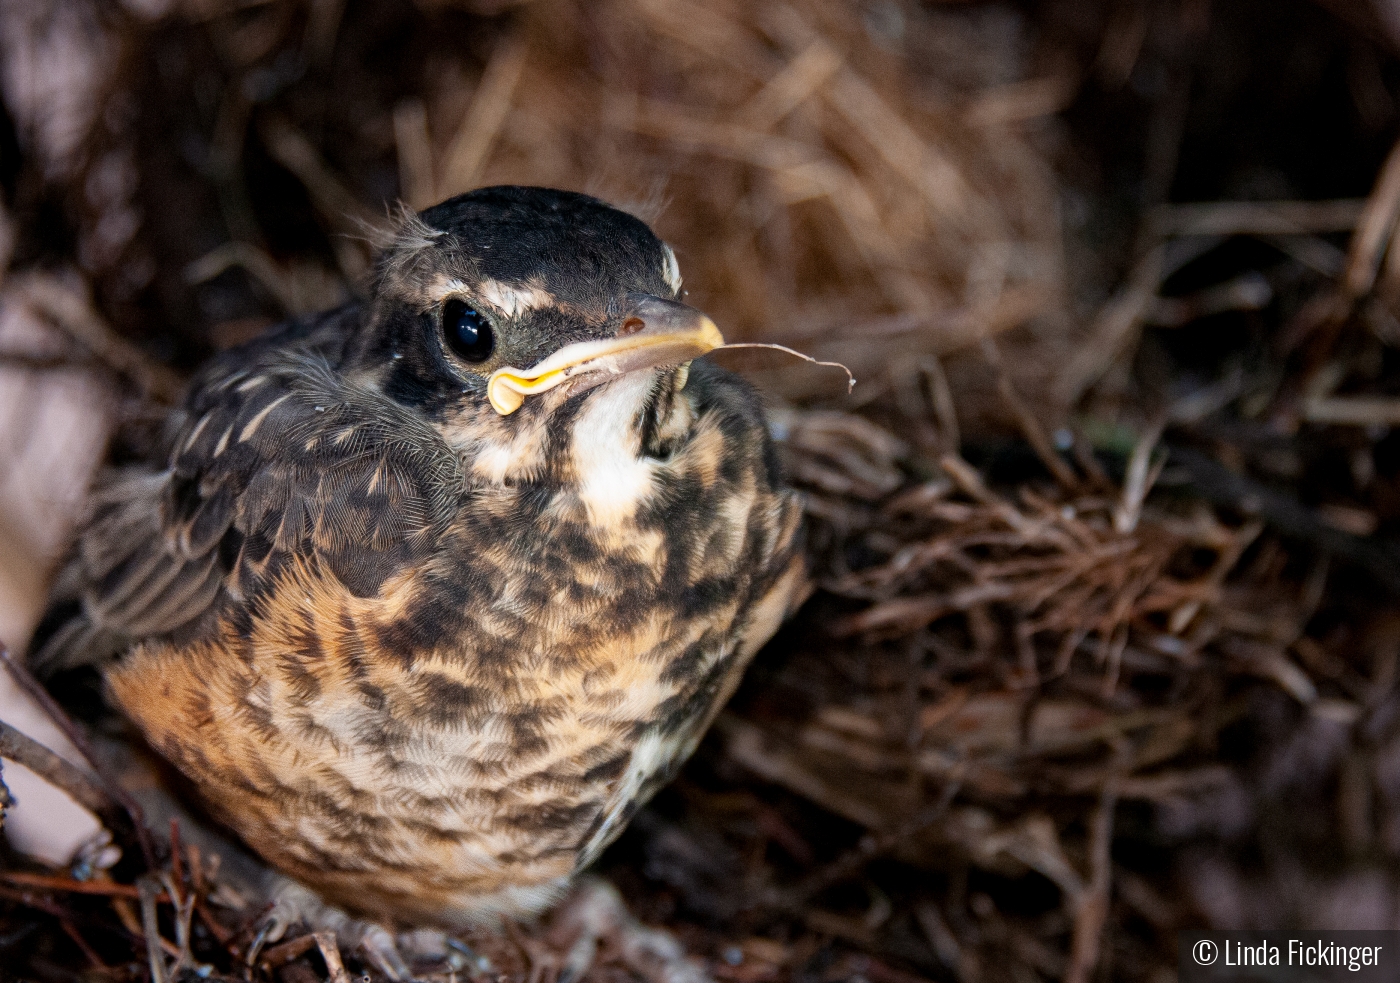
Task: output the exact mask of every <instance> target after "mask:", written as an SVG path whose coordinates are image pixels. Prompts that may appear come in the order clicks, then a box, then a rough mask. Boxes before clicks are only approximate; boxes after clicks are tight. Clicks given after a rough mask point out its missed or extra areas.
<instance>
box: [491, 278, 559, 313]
mask: <svg viewBox="0 0 1400 983" xmlns="http://www.w3.org/2000/svg"><path fill="white" fill-rule="evenodd" d="M473 293H474V294H475V295H476V296H477V297H479V298H481V299H482V300H484V301H485V302H486V303H488V304H490V305H491V306H492V307H494V308H496V309H497V310H498V311H500V312H501V313H503V314H505V315H506V316H507V317H516V316H518V315H520V314H524V313H525V312H527V311H533V310H535V309H536V308H540V307H549V306H550V305H552V304H553V303H554V296H553V295H552V294H550V293H549V292H548V291H546V290H541V289H540V288H539V287H531V286H524V285H521V286H513V285H511V284H508V283H501V282H500V281H499V280H483V281H482V282H481V283H480V284H478V285H477V288H476V289H475V290H474V291H473Z"/></svg>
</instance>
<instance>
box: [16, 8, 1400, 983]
mask: <svg viewBox="0 0 1400 983" xmlns="http://www.w3.org/2000/svg"><path fill="white" fill-rule="evenodd" d="M0 97H2V98H0V462H3V463H0V638H3V639H4V640H5V641H6V642H7V643H8V644H9V645H11V646H12V647H14V648H16V649H22V647H23V644H24V642H25V639H26V638H27V635H28V632H29V630H30V629H31V627H32V625H33V623H34V621H35V619H36V618H37V617H38V614H39V611H40V609H41V607H42V605H43V598H44V596H45V591H46V589H47V578H48V577H49V576H50V574H51V571H52V568H53V565H54V563H55V562H56V560H57V558H58V557H59V556H60V555H61V553H62V550H63V549H64V548H65V545H66V541H67V537H68V536H69V535H70V533H71V528H72V525H73V523H74V522H75V521H76V519H77V517H78V516H79V515H80V514H81V508H82V501H83V493H84V490H85V488H86V486H87V484H88V482H89V480H90V479H91V476H92V475H93V473H94V472H95V469H96V468H98V467H99V466H101V464H102V462H103V461H104V460H112V461H116V462H120V461H121V460H122V459H124V458H129V457H130V456H131V455H133V454H137V453H140V452H141V451H142V449H143V448H145V447H148V446H149V445H150V443H151V441H152V440H153V436H154V434H156V433H157V432H158V429H159V425H160V420H161V419H162V417H163V414H164V412H165V409H164V408H165V407H167V406H169V405H170V404H171V402H172V401H175V400H177V399H178V395H179V390H180V386H181V382H182V379H183V378H184V377H185V376H186V375H187V374H188V373H189V371H190V370H191V369H193V368H194V367H195V366H197V365H198V364H199V362H200V361H201V359H203V358H205V357H206V356H208V355H209V354H210V353H212V352H215V351H219V350H221V349H224V348H227V347H229V346H232V345H235V344H238V343H239V342H241V341H244V340H247V339H249V338H252V337H255V336H256V335H257V334H258V333H259V332H261V331H262V330H264V329H265V328H267V327H268V326H271V325H273V324H275V323H276V322H278V321H279V320H281V319H283V318H285V317H287V316H289V315H294V314H299V313H304V312H308V311H315V310H319V309H323V308H326V307H330V306H334V305H336V304H339V303H342V302H344V301H346V300H349V299H351V298H353V297H355V296H357V294H358V292H359V291H360V290H361V287H362V283H363V279H362V278H363V274H364V272H365V270H366V269H367V265H368V263H369V261H370V256H371V245H370V244H371V243H372V242H373V241H374V240H375V237H376V235H377V233H378V232H379V231H380V230H383V229H384V228H385V227H387V226H388V225H390V224H391V216H392V213H393V211H394V209H395V208H396V207H397V203H399V202H403V203H407V204H408V205H410V206H413V207H423V206H426V205H429V204H432V203H434V202H436V201H438V200H441V199H442V198H445V197H447V196H449V195H452V194H455V193H458V192H461V191H465V190H468V189H470V188H473V187H477V186H482V185H488V184H499V183H522V184H543V185H552V186H556V187H562V188H569V189H574V190H580V191H585V192H589V193H591V194H594V195H598V196H600V197H603V198H605V199H607V200H609V201H611V202H614V203H616V204H618V205H619V206H621V207H624V208H627V209H629V210H631V211H633V212H634V213H636V214H638V215H640V216H642V217H643V218H645V219H647V220H648V221H650V222H651V223H653V225H654V227H655V228H656V229H657V231H658V232H659V233H660V234H661V235H662V236H663V237H664V238H665V239H666V240H667V241H669V242H670V243H671V244H672V245H673V246H674V248H675V250H676V253H677V255H678V257H679V259H680V265H681V270H682V273H683V274H684V277H685V282H686V285H687V287H688V289H689V291H690V298H689V299H690V302H691V303H693V304H695V305H696V306H698V307H700V308H702V309H704V310H706V311H707V312H708V313H709V314H711V315H712V316H713V317H714V319H715V320H716V322H717V323H718V324H719V325H720V327H721V328H722V329H723V330H724V332H725V334H726V337H729V338H730V339H731V340H746V341H767V342H777V343H781V344H784V345H788V346H791V347H794V348H797V349H800V350H801V351H803V352H806V353H809V354H810V355H812V356H814V357H816V358H818V359H825V360H836V361H840V362H842V363H844V364H846V365H848V366H849V367H850V368H851V370H852V371H853V373H854V374H855V376H856V377H857V379H859V385H858V386H856V388H855V390H854V391H853V392H852V393H850V394H847V392H846V387H845V385H844V378H843V376H842V375H841V374H840V373H839V372H838V371H835V370H831V369H822V368H819V367H815V366H812V365H808V364H805V363H801V362H796V361H793V360H791V359H787V358H784V357H782V356H779V355H778V354H776V353H773V352H752V351H746V352H742V353H739V352H732V353H721V354H720V355H718V356H716V357H717V358H718V359H720V360H722V361H723V362H724V364H726V365H727V366H729V367H731V368H734V369H736V370H738V371H742V372H743V373H744V374H745V375H746V376H748V377H749V378H750V379H752V380H753V381H754V382H755V383H756V384H758V385H759V386H760V387H761V388H762V389H763V391H764V392H765V393H766V395H767V397H768V400H769V403H770V405H771V407H772V411H773V420H774V428H775V433H776V434H777V435H778V436H779V438H780V439H781V440H782V442H783V445H784V451H785V454H786V455H787V460H788V465H789V469H790V472H791V474H792V478H793V481H794V483H795V484H796V485H797V486H798V487H799V488H800V489H801V490H802V491H803V492H804V494H805V496H806V501H807V508H808V515H809V528H810V537H809V538H810V549H811V553H812V556H813V561H814V564H815V569H816V572H817V574H818V577H819V582H820V590H819V591H818V592H817V594H816V595H815V596H814V598H813V599H812V601H810V602H809V603H808V605H807V607H805V608H804V609H803V611H802V612H801V613H800V615H799V616H798V617H797V618H796V619H795V621H794V622H793V623H792V624H791V625H790V626H789V627H788V628H787V629H785V630H784V632H783V633H782V634H781V635H780V636H779V637H778V638H777V639H776V640H775V641H774V643H772V644H771V645H770V646H769V647H768V649H767V650H765V652H764V653H763V654H762V655H761V656H760V657H759V659H758V661H757V663H756V665H755V667H754V669H753V671H752V672H751V673H750V676H749V678H748V680H747V681H746V683H745V686H744V688H743V689H742V691H741V692H740V694H739V696H738V697H737V698H736V700H735V702H734V704H733V705H732V706H731V708H730V709H729V710H728V711H727V712H726V713H725V715H724V716H723V717H722V718H721V720H720V723H719V724H718V725H717V727H716V730H715V733H713V734H712V735H711V736H710V737H709V738H707V740H706V742H705V744H704V745H703V747H702V749H701V751H700V753H699V754H698V755H697V757H696V759H695V760H694V761H693V762H692V763H691V765H690V766H688V768H687V769H686V771H685V773H684V774H683V775H682V776H681V777H680V778H679V779H678V780H677V782H676V783H675V784H674V785H672V786H671V787H670V788H669V789H667V790H666V791H665V792H663V793H662V795H661V796H659V797H658V799H657V800H656V802H655V803H654V804H653V805H652V806H651V807H650V808H648V809H647V810H645V811H644V812H643V813H642V814H641V815H640V816H639V817H638V818H637V819H636V821H635V822H634V824H633V827H632V829H631V830H629V832H628V833H627V834H626V835H625V836H624V838H623V839H622V840H621V841H620V842H619V843H618V844H617V845H616V846H615V847H614V848H613V849H612V850H611V851H610V852H609V853H608V854H607V856H606V857H605V858H604V860H603V862H602V864H601V870H602V871H603V872H604V873H606V874H607V875H608V876H609V877H610V878H611V879H612V880H613V881H614V882H615V883H617V884H618V885H619V886H620V887H621V888H622V890H623V893H624V895H625V897H626V898H627V899H628V901H629V903H630V904H631V906H632V908H633V910H634V911H635V912H636V913H637V914H638V916H639V917H641V918H643V920H645V921H648V922H651V923H654V924H660V925H665V926H667V927H669V928H670V929H672V930H673V931H674V932H676V933H677V935H678V936H680V937H681V939H682V940H683V941H684V942H685V944H686V946H687V948H688V950H689V951H690V952H692V953H693V954H695V955H696V956H697V957H698V958H701V959H703V960H705V962H706V965H707V967H708V971H709V972H711V973H712V974H713V975H714V976H715V977H717V978H721V979H725V980H735V981H740V983H761V981H769V980H774V981H778V980H789V979H791V980H804V981H807V980H810V981H821V983H827V981H835V980H838V979H839V980H846V979H850V980H864V981H866V983H911V981H913V980H916V979H934V980H957V981H959V983H980V981H1000V980H1014V981H1017V983H1021V981H1034V980H1041V979H1047V980H1060V979H1063V980H1069V981H1075V983H1082V981H1085V980H1090V979H1109V978H1120V977H1121V978H1130V979H1150V980H1157V981H1161V983H1165V981H1167V980H1170V979H1173V978H1174V966H1175V960H1176V942H1175V934H1174V933H1175V932H1176V931H1177V930H1178V929H1181V928H1188V927H1197V926H1213V927H1221V928H1230V927H1241V928H1243V927H1261V928H1279V927H1300V928H1301V927H1310V928H1325V927H1337V928H1380V927H1388V928H1400V678H1398V677H1400V608H1397V605H1396V597H1397V594H1398V593H1400V550H1397V547H1396V542H1397V534H1400V437H1397V435H1396V430H1395V428H1396V427H1397V426H1400V353H1397V350H1396V346H1397V344H1400V320H1397V318H1398V317H1400V248H1398V249H1395V250H1391V249H1390V248H1389V247H1390V245H1391V241H1392V238H1393V236H1394V234H1395V230H1396V225H1397V221H1400V152H1397V151H1396V150H1395V149H1394V146H1395V141H1396V138H1397V136H1400V5H1397V4H1395V3H1394V2H1392V0H1319V2H1312V0H1024V2H1009V0H985V2H984V0H960V2H959V0H943V2H938V0H923V2H916V0H850V2H839V0H790V2H741V0H590V2H584V0H381V2H368V0H364V2H360V0H121V2H117V0H0ZM7 685H8V680H3V681H0V686H7ZM0 716H4V717H5V719H6V720H8V721H9V722H11V723H14V724H16V725H18V726H20V727H21V728H22V729H24V730H26V731H27V732H29V733H30V734H32V735H33V736H34V737H36V738H38V739H40V740H42V741H44V742H45V743H47V744H50V746H54V747H56V748H58V749H64V748H66V745H65V744H64V743H63V741H62V739H61V737H59V735H58V733H57V731H56V730H55V729H54V728H53V726H52V724H51V722H49V721H48V720H47V719H46V718H45V716H44V715H43V714H42V713H41V712H39V711H38V710H37V709H35V708H33V707H32V706H30V705H29V704H27V703H26V702H25V701H24V700H23V699H22V698H21V697H19V696H18V694H17V693H16V692H15V691H13V689H12V688H11V689H9V690H3V689H0ZM108 726H109V727H110V725H108ZM66 753H70V754H71V753H73V752H72V750H71V748H67V750H66ZM5 779H6V781H7V782H8V783H9V785H10V787H11V789H12V791H13V792H14V795H15V797H16V798H17V799H18V800H20V805H19V806H18V808H17V809H15V810H13V811H12V813H11V816H10V821H9V824H8V827H7V833H8V834H9V837H10V844H11V848H10V851H9V852H8V853H7V854H6V855H5V857H4V869H0V964H3V965H7V966H12V967H23V969H24V972H26V973H28V974H30V976H29V977H26V978H30V977H32V978H34V979H43V980H65V981H66V980H76V979H95V978H102V979H128V978H129V979H140V978H142V976H141V974H142V973H144V972H146V970H145V969H144V968H142V967H143V966H144V965H145V963H144V962H143V961H142V960H144V959H145V955H144V952H145V949H144V945H145V943H144V941H142V940H141V939H140V938H139V933H134V932H133V930H132V925H131V923H130V922H129V921H128V920H124V919H123V918H122V912H121V909H120V905H118V904H116V903H115V902H112V903H111V904H109V903H108V900H104V899H103V898H100V897H98V898H97V899H96V900H94V899H92V898H86V899H85V898H84V896H80V895H77V894H74V893H72V891H71V890H70V889H69V888H65V887H64V886H63V884H64V883H66V882H65V881H64V880H63V878H64V877H66V876H67V874H65V873H64V870H65V868H70V867H71V865H70V858H71V855H72V854H73V852H74V850H75V849H78V847H79V846H80V845H81V844H82V843H84V842H87V841H89V839H90V837H91V836H92V835H93V832H94V830H95V829H96V823H95V821H94V820H92V819H91V818H90V817H87V816H86V814H83V813H81V812H80V811H79V810H77V808H76V806H73V805H72V804H71V803H68V802H66V800H65V799H64V797H63V796H62V795H61V794H60V793H58V792H56V791H53V790H51V789H47V788H46V787H44V786H43V785H42V783H39V782H38V781H37V779H34V778H33V777H32V776H27V775H25V774H24V773H23V772H22V769H20V768H18V767H17V766H12V765H11V764H10V763H9V762H6V763H5ZM62 817H68V818H67V819H64V818H62ZM70 826H71V828H70ZM90 855H91V850H88V851H87V852H86V853H82V854H81V856H84V857H89V858H90ZM46 865H47V866H46ZM44 872H47V873H44ZM69 872H70V873H71V869H70V871H69ZM41 874H42V876H46V877H49V878H50V880H48V881H36V880H35V879H34V878H35V877H37V876H40V875H41ZM26 877H27V878H28V880H25V878H26ZM7 878H8V880H6V879H7ZM55 878H57V879H55ZM198 882H199V879H198V878H196V882H195V883H196V885H198ZM36 885H38V886H36ZM45 885H46V886H45ZM201 889H207V890H208V891H209V892H211V896H212V894H213V893H216V891H215V887H214V885H213V884H205V885H204V886H203V888H200V887H198V886H196V887H195V888H192V890H196V891H198V890H201ZM225 900H227V899H226V898H225ZM211 917H212V916H211ZM239 917H241V916H238V915H237V914H236V913H234V914H229V915H228V918H230V919H232V920H233V922H232V923H237V921H238V918H239ZM215 922H216V923H218V919H217V918H215ZM196 929H197V931H196V933H195V937H194V941H193V942H192V943H191V944H192V945H193V946H194V949H195V954H196V955H197V956H198V959H199V960H201V961H204V962H206V963H207V964H208V965H210V966H213V967H214V969H213V970H212V971H211V972H214V973H215V974H216V975H217V974H219V973H224V972H233V971H234V970H233V969H232V968H231V967H233V966H234V965H235V964H236V958H235V955H231V953H235V952H236V950H237V936H236V935H235V934H234V932H233V930H232V929H228V928H225V929H219V930H216V929H215V928H212V927H209V926H207V925H205V923H204V922H202V921H201V922H199V923H197V925H196ZM201 933H202V934H201ZM221 933H223V935H227V936H228V937H223V935H221ZM172 937H173V936H172ZM229 938H233V939H234V941H233V942H230V941H229ZM475 944H477V945H478V947H479V948H481V950H482V951H487V952H491V953H493V958H494V959H495V960H496V962H497V964H498V965H499V966H500V967H502V968H503V970H504V971H507V972H508V973H511V974H516V975H518V976H519V977H520V978H522V979H523V978H524V977H525V976H526V975H527V974H528V973H529V972H530V971H531V969H532V967H535V966H536V956H537V955H538V952H539V951H540V950H539V948H538V947H540V946H546V947H547V942H546V941H541V940H538V939H536V940H535V941H534V942H532V943H531V944H532V945H535V946H536V947H537V948H534V949H532V948H530V946H529V945H515V946H514V948H511V944H507V943H506V942H502V941H500V940H497V942H496V943H492V942H491V941H489V940H484V939H482V940H477V941H476V943H475ZM493 945H495V946H496V948H492V946H493ZM532 953H534V954H535V955H531V954H532ZM308 958H309V957H308ZM293 965H296V964H295V963H294V964H293ZM541 965H542V964H541ZM315 966H316V972H318V973H319V972H320V964H319V963H316V964H315ZM99 967H105V968H104V969H99ZM15 971H16V972H18V970H15ZM308 971H310V970H308ZM4 973H5V970H3V969H0V977H4ZM597 973H598V974H600V975H608V974H612V975H614V976H618V974H624V971H623V970H621V969H620V968H617V967H615V966H612V965H611V964H609V963H608V962H607V960H606V959H605V960H604V962H603V964H602V966H601V967H600V968H599V969H598V970H597ZM84 974H86V975H84ZM123 974H125V975H123ZM624 975H625V974H624ZM259 978H268V979H270V978H274V977H273V976H267V977H259ZM281 978H284V979H290V978H291V977H288V976H286V975H285V974H284V975H283V976H282V977H281ZM316 978H318V979H319V978H320V976H319V975H318V976H317V977H316ZM619 978H620V977H619Z"/></svg>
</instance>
